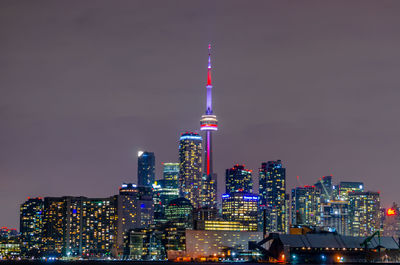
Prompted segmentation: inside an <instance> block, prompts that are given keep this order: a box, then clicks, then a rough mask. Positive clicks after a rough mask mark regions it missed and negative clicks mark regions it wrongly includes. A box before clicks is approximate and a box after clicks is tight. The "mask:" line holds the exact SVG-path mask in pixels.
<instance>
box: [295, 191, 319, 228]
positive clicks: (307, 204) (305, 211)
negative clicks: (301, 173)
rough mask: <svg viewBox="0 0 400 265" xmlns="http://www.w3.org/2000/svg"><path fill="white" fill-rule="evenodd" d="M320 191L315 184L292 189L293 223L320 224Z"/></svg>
mask: <svg viewBox="0 0 400 265" xmlns="http://www.w3.org/2000/svg"><path fill="white" fill-rule="evenodd" d="M320 196H321V195H320V192H319V190H318V189H316V187H315V186H303V187H296V188H294V189H292V224H294V225H313V226H316V225H318V224H320V219H321V213H320V207H321V204H320V199H321V197H320Z"/></svg>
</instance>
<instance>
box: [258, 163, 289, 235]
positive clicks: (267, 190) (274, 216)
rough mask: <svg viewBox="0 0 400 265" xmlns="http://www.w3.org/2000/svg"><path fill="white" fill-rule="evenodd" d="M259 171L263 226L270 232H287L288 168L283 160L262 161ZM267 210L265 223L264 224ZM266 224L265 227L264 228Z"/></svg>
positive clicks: (261, 221)
mask: <svg viewBox="0 0 400 265" xmlns="http://www.w3.org/2000/svg"><path fill="white" fill-rule="evenodd" d="M258 173H259V188H258V189H259V194H260V211H261V212H262V214H260V216H262V217H263V218H262V220H260V223H261V227H262V228H263V230H264V229H266V231H268V232H287V230H288V227H287V220H288V218H289V214H288V208H286V169H285V168H284V167H283V165H282V161H281V160H277V161H268V162H267V163H262V164H261V168H260V169H259V171H258ZM264 211H265V224H264ZM264 225H265V228H264Z"/></svg>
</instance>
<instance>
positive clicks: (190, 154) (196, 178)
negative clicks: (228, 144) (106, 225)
mask: <svg viewBox="0 0 400 265" xmlns="http://www.w3.org/2000/svg"><path fill="white" fill-rule="evenodd" d="M202 142H203V139H202V137H201V136H200V135H199V134H198V133H195V132H186V133H183V134H182V135H181V137H180V139H179V188H180V194H181V196H182V197H184V198H186V199H188V200H189V201H190V203H191V204H192V205H193V207H194V208H199V207H201V206H202V201H201V197H202V196H201V195H202V193H201V192H202V170H201V166H202V158H201V157H202V151H203V147H202Z"/></svg>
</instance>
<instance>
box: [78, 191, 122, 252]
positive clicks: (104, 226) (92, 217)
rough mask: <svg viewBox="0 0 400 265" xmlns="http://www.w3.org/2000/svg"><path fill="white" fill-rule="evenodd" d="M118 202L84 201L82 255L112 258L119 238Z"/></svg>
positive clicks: (112, 200)
mask: <svg viewBox="0 0 400 265" xmlns="http://www.w3.org/2000/svg"><path fill="white" fill-rule="evenodd" d="M117 207H118V206H117V200H116V197H109V198H85V199H83V200H82V209H81V211H82V232H81V234H80V236H81V242H82V245H81V247H82V255H83V256H86V257H111V256H112V251H113V250H114V249H115V247H116V243H117V242H116V238H117V219H118V218H117Z"/></svg>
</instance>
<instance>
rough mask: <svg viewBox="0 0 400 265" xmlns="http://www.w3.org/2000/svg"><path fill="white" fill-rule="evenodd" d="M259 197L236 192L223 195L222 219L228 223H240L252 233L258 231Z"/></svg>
mask: <svg viewBox="0 0 400 265" xmlns="http://www.w3.org/2000/svg"><path fill="white" fill-rule="evenodd" d="M258 200H259V196H258V195H256V194H252V193H244V192H234V193H230V194H223V195H222V217H223V219H224V220H226V221H238V222H241V223H243V224H244V225H247V226H248V227H249V229H250V231H256V230H257V215H258Z"/></svg>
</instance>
